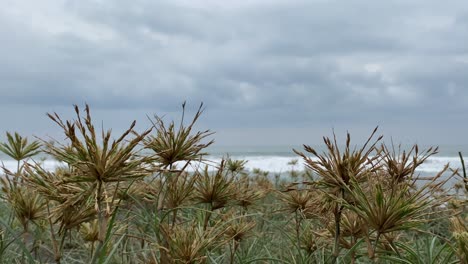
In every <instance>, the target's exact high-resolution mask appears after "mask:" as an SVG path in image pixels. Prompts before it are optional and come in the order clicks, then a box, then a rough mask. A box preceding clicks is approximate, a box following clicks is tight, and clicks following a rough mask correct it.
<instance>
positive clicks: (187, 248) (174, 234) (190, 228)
mask: <svg viewBox="0 0 468 264" xmlns="http://www.w3.org/2000/svg"><path fill="white" fill-rule="evenodd" d="M161 227H162V228H161V231H162V234H163V236H164V237H165V241H167V248H166V249H162V250H164V251H167V253H168V256H169V257H170V258H169V259H168V260H167V261H168V263H183V264H195V263H206V253H207V251H208V250H209V249H212V248H214V247H220V246H222V245H223V244H224V243H226V241H225V240H223V239H222V236H223V235H224V233H225V231H224V227H223V226H222V225H221V224H220V223H219V222H217V223H215V224H214V225H213V226H212V227H210V228H207V229H206V228H203V227H202V226H201V225H200V224H199V223H197V222H196V221H195V222H188V223H185V224H180V225H176V226H173V227H169V226H168V225H162V226H161Z"/></svg>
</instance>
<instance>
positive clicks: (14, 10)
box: [0, 0, 468, 144]
mask: <svg viewBox="0 0 468 264" xmlns="http://www.w3.org/2000/svg"><path fill="white" fill-rule="evenodd" d="M2 2H3V3H2V4H3V8H2V9H0V41H1V42H2V44H3V45H2V48H1V49H0V58H2V60H0V80H1V86H0V87H1V88H0V89H1V91H2V94H1V97H0V104H1V105H2V106H1V109H0V110H2V111H11V112H8V113H11V114H7V116H8V117H4V119H5V120H4V121H5V125H6V126H7V127H6V128H5V129H9V130H11V129H12V130H15V129H19V130H22V131H26V132H27V133H32V132H31V131H34V129H36V130H37V129H39V130H41V131H44V133H46V132H47V131H48V125H50V122H48V121H47V119H46V118H45V117H44V112H50V111H56V110H57V109H59V110H63V109H67V108H70V109H71V107H70V106H71V104H73V103H76V104H80V105H82V104H83V102H88V103H89V104H90V105H91V106H92V108H93V109H96V111H97V112H98V113H100V114H99V115H100V117H101V118H102V119H104V120H113V121H110V123H111V125H112V126H115V124H114V121H115V122H116V123H117V121H119V120H122V116H125V118H123V119H124V120H126V119H131V118H132V117H130V116H131V115H135V116H134V117H133V118H137V119H141V120H143V121H144V119H145V116H144V114H145V113H146V114H152V113H153V112H157V113H159V114H164V113H174V112H177V110H179V109H180V108H179V106H180V104H181V102H183V101H184V100H187V101H188V102H189V104H190V105H192V106H193V108H196V106H195V105H197V104H198V103H199V102H201V101H203V102H205V105H206V106H207V111H206V115H205V119H204V121H203V122H204V123H203V125H204V126H208V127H210V128H213V129H214V130H218V131H220V138H221V142H224V143H226V144H237V143H238V141H241V140H244V141H245V142H247V143H249V139H248V138H251V139H250V141H252V142H250V143H255V142H256V140H255V138H257V139H262V140H263V141H265V142H264V144H270V143H277V142H278V141H279V142H284V143H287V142H288V139H289V138H291V137H292V138H294V139H293V140H291V144H296V143H300V142H295V140H296V141H301V142H302V141H304V140H305V139H307V138H308V137H310V133H312V136H313V137H315V138H317V139H320V136H321V135H315V133H321V132H323V131H325V130H328V131H329V130H330V128H332V127H335V128H337V129H350V130H351V131H352V130H353V129H354V130H356V131H358V132H357V133H358V134H359V133H365V132H363V131H370V130H371V129H372V127H374V126H375V125H379V124H380V125H382V126H383V127H384V130H385V131H384V132H385V133H389V134H391V135H395V136H397V137H401V136H403V135H409V139H410V140H413V141H418V140H419V138H420V137H423V138H422V139H420V140H421V141H423V142H425V141H428V142H425V143H431V142H429V141H435V142H434V143H436V144H437V143H439V142H440V143H459V142H460V141H462V140H464V136H466V132H467V128H468V126H467V124H466V112H467V110H468V107H467V104H466V102H467V100H468V88H467V87H466V85H467V84H468V74H467V72H468V45H467V44H466V43H468V4H467V3H466V1H451V2H450V4H447V3H445V2H440V1H423V0H418V1H371V0H354V1H319V0H317V1H305V0H304V1H300V0H295V1H279V0H278V1H248V2H247V1H245V3H243V4H239V3H231V4H226V3H224V2H219V1H181V0H178V1H174V0H172V1H150V0H135V1H124V0H118V1H104V0H102V1H97V0H94V1H91V0H83V1H65V0H45V1H41V3H35V2H33V3H31V2H30V1H25V0H4V1H2ZM230 2H237V1H230ZM239 2H243V1H239ZM27 111H30V112H27ZM116 113H120V114H118V116H116ZM38 114H40V115H41V116H42V119H40V122H45V123H47V124H48V125H41V124H39V121H38V120H39V118H38ZM119 117H120V118H119ZM464 118H465V119H464ZM464 120H465V121H464ZM223 131H224V132H223ZM246 131H248V132H246ZM255 131H257V132H255ZM265 131H272V132H271V135H270V136H267V137H265V136H264V133H265ZM280 131H281V132H280ZM36 132H37V131H36ZM235 132H236V133H237V132H238V133H237V134H236V133H235ZM309 132H310V133H309ZM421 133H424V135H422V134H421ZM234 134H236V135H244V136H237V137H236V136H233V135H234ZM284 134H286V135H284ZM228 135H229V136H228ZM294 135H300V136H297V137H294ZM313 141H314V140H313ZM304 143H306V142H304Z"/></svg>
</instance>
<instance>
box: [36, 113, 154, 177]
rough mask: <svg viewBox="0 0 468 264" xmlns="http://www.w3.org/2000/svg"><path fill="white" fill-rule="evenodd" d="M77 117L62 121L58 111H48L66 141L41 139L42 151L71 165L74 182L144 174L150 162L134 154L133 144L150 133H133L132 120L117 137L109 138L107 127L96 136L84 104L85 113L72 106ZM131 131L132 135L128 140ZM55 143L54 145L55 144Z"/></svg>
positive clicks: (136, 144)
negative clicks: (64, 143) (44, 146)
mask: <svg viewBox="0 0 468 264" xmlns="http://www.w3.org/2000/svg"><path fill="white" fill-rule="evenodd" d="M75 113H76V115H77V119H76V120H73V121H66V122H64V121H62V119H61V118H60V117H59V116H58V114H56V113H54V114H53V115H52V114H48V116H49V118H50V119H52V120H53V121H54V122H55V123H56V124H57V125H59V126H60V127H61V128H62V129H63V131H64V133H65V135H66V137H67V140H68V141H69V142H68V143H69V145H63V144H61V143H59V142H58V141H52V142H44V143H45V144H46V152H47V153H48V154H50V155H52V156H53V157H54V158H56V159H57V160H58V161H61V162H65V163H66V164H68V166H70V167H71V168H73V171H74V172H75V173H74V174H72V175H73V176H74V177H73V178H71V179H70V181H74V182H96V181H101V182H119V181H125V180H131V179H135V178H140V177H144V176H146V175H148V174H149V173H150V171H149V170H148V166H145V165H146V164H148V163H149V162H150V159H149V158H148V157H137V156H136V147H137V146H138V144H139V143H140V142H141V141H142V140H143V139H144V138H145V137H146V135H148V134H149V133H150V131H151V130H146V131H144V132H143V133H142V134H137V133H136V132H135V131H134V130H133V128H134V127H135V124H136V122H135V121H134V122H133V123H132V124H131V125H130V128H129V129H127V130H126V131H125V132H124V133H123V134H122V135H121V136H120V137H119V138H117V139H114V140H111V130H108V131H106V132H104V130H103V131H102V133H101V139H100V140H98V136H97V133H96V130H95V127H94V125H93V123H92V119H91V114H90V110H89V106H88V105H86V107H85V116H84V117H82V116H81V115H80V110H79V108H78V106H75ZM131 134H133V135H134V137H133V138H131V139H128V137H129V136H130V135H131ZM55 143H56V144H55Z"/></svg>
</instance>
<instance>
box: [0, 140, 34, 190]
mask: <svg viewBox="0 0 468 264" xmlns="http://www.w3.org/2000/svg"><path fill="white" fill-rule="evenodd" d="M6 136H7V140H8V143H0V151H1V152H3V153H5V154H6V155H8V156H9V157H10V158H12V159H14V160H16V161H17V168H16V174H13V175H14V176H15V177H16V178H17V177H19V175H20V174H21V161H23V160H25V159H27V158H31V157H33V156H35V155H37V154H39V153H41V143H40V142H39V141H33V142H31V143H28V138H26V137H22V136H21V135H20V134H18V133H16V132H15V134H14V136H13V135H12V134H11V133H10V132H7V133H6ZM16 178H15V183H16V181H17V179H16Z"/></svg>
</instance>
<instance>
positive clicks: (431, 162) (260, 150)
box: [0, 145, 468, 175]
mask: <svg viewBox="0 0 468 264" xmlns="http://www.w3.org/2000/svg"><path fill="white" fill-rule="evenodd" d="M312 147H314V148H316V150H318V152H319V153H320V152H322V151H324V147H323V146H312ZM293 148H294V149H296V150H300V151H302V149H303V148H302V147H301V146H213V147H210V148H208V149H207V150H206V152H208V155H207V156H206V157H205V159H207V160H210V161H213V162H215V163H216V162H219V161H220V160H221V159H222V158H223V157H226V156H227V155H229V157H230V158H231V159H239V160H246V161H247V163H246V165H245V167H246V169H247V170H250V171H252V170H253V169H260V170H262V171H268V172H270V173H271V174H275V173H287V172H288V171H290V170H291V169H292V168H293V169H294V170H296V171H300V170H303V169H304V164H303V162H302V160H301V158H300V157H299V156H297V155H296V154H295V153H294V152H293V151H292V149H293ZM403 149H407V150H408V149H409V147H405V148H403ZM425 149H426V148H425V147H423V146H420V147H419V150H420V152H422V151H423V150H425ZM459 151H461V152H462V153H464V154H465V155H467V156H466V160H467V164H468V146H449V145H447V146H440V147H439V153H438V154H436V155H434V156H432V157H430V158H429V159H428V160H427V161H426V162H425V163H424V164H422V165H421V166H420V167H419V168H418V172H419V173H421V174H423V175H430V174H436V173H437V172H439V171H440V170H442V169H443V167H444V166H445V165H446V164H447V163H449V165H450V168H452V169H458V168H461V162H460V158H459V156H458V152H459ZM0 160H1V163H2V164H3V166H5V167H6V168H7V169H9V170H11V171H14V170H16V161H14V160H12V159H11V158H8V157H7V156H6V155H4V154H3V153H1V154H0ZM35 160H36V161H41V162H42V164H43V165H44V167H45V168H46V169H54V168H55V167H57V166H58V165H59V163H58V162H57V161H54V160H52V159H50V158H48V157H46V156H43V157H38V158H35ZM292 160H297V161H298V162H297V164H296V165H294V166H292V165H290V164H289V163H290V162H291V161H292ZM195 167H196V166H195ZM192 170H193V168H192Z"/></svg>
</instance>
